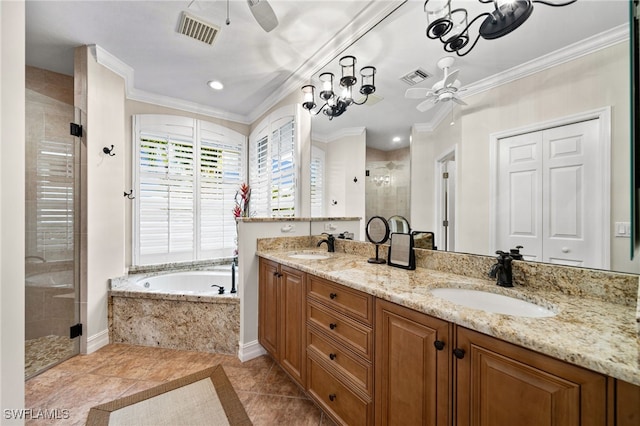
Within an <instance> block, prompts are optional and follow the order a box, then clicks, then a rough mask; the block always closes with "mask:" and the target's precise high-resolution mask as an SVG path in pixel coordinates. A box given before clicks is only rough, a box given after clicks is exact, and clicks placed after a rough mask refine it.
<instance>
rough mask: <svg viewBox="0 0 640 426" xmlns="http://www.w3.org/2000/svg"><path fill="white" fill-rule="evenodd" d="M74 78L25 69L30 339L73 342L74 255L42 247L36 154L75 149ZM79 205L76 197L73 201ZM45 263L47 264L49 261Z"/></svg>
mask: <svg viewBox="0 0 640 426" xmlns="http://www.w3.org/2000/svg"><path fill="white" fill-rule="evenodd" d="M73 117H74V108H73V77H71V76H67V75H63V74H58V73H55V72H51V71H47V70H43V69H39V68H34V67H26V123H27V126H26V142H27V144H26V194H25V198H26V206H25V207H26V209H25V212H26V213H25V214H26V218H25V219H26V220H25V223H26V233H25V248H26V256H27V257H26V259H25V265H26V266H25V275H26V280H27V282H26V289H25V299H26V309H25V317H26V319H25V339H27V340H31V339H36V338H40V337H44V336H51V335H57V336H68V335H69V325H70V324H73V322H74V319H75V309H74V303H75V290H74V287H75V286H74V285H73V282H74V280H73V277H74V261H73V249H71V251H70V253H69V252H67V253H63V252H61V251H54V252H51V251H48V252H45V251H44V250H43V249H42V245H40V246H39V245H38V242H37V223H36V222H37V195H38V194H37V154H38V144H39V143H41V141H49V142H67V143H71V144H73V142H74V138H73V137H72V136H71V135H70V134H69V123H70V122H72V121H73ZM74 199H75V197H74ZM45 259H46V262H45V261H44V260H45Z"/></svg>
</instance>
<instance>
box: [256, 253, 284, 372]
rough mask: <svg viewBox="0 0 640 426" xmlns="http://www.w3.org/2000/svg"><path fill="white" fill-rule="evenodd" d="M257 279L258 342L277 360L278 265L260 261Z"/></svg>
mask: <svg viewBox="0 0 640 426" xmlns="http://www.w3.org/2000/svg"><path fill="white" fill-rule="evenodd" d="M259 268H260V271H259V278H258V280H259V281H258V298H259V301H258V341H259V342H260V344H261V345H262V347H263V348H265V349H266V350H267V351H268V352H269V353H270V354H271V356H272V357H273V358H274V359H276V360H279V356H278V337H279V329H278V328H279V327H278V324H279V320H278V318H279V310H278V300H279V294H278V288H279V286H278V281H279V276H280V271H279V267H278V264H277V263H275V262H271V261H269V260H266V259H260V266H259Z"/></svg>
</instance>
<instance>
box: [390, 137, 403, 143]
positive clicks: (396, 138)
mask: <svg viewBox="0 0 640 426" xmlns="http://www.w3.org/2000/svg"><path fill="white" fill-rule="evenodd" d="M392 140H393V141H394V142H400V140H401V139H400V136H396V137H395V138H393V139H392Z"/></svg>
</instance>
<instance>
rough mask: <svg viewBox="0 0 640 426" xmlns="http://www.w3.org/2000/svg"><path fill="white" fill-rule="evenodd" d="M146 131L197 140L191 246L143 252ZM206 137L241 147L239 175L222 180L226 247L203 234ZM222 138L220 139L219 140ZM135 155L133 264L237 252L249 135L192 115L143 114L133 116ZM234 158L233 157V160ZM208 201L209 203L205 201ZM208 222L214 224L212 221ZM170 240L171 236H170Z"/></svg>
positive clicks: (157, 262)
mask: <svg viewBox="0 0 640 426" xmlns="http://www.w3.org/2000/svg"><path fill="white" fill-rule="evenodd" d="M142 134H151V135H154V136H157V137H163V136H165V137H169V136H172V137H174V138H180V139H186V140H192V141H193V177H192V180H191V182H192V186H193V195H192V200H193V205H192V212H193V221H192V224H193V236H192V240H191V249H190V250H182V251H177V252H172V251H171V250H170V249H169V250H168V251H163V252H162V253H141V249H142V247H141V234H140V233H141V229H140V228H141V227H140V212H141V202H142V201H141V200H142V197H141V196H140V195H141V192H140V191H141V170H140V169H141V156H140V141H141V135H142ZM206 140H209V141H214V143H216V144H218V143H220V142H219V141H223V142H221V143H223V144H225V145H226V144H227V143H228V144H229V145H228V146H230V147H232V146H235V147H238V146H239V147H240V150H241V154H240V157H241V158H240V159H239V160H238V161H239V163H240V165H241V167H240V170H239V175H238V176H237V177H236V178H233V179H231V182H227V183H224V182H223V183H222V186H223V187H224V189H223V190H224V195H223V196H222V203H223V206H222V208H221V213H222V214H221V217H220V219H221V221H220V222H219V223H220V224H221V228H219V229H218V232H221V233H222V235H221V236H220V238H222V240H223V244H222V246H218V248H215V249H213V248H211V247H213V246H216V244H215V243H213V244H212V242H211V240H210V239H209V241H208V242H207V239H206V238H203V237H202V233H203V232H204V231H203V230H202V229H201V228H202V227H203V213H202V209H203V203H205V202H204V201H203V200H202V199H201V198H202V197H201V189H202V185H203V184H205V182H204V179H203V178H202V177H201V166H202V162H201V158H202V150H201V147H202V145H203V144H204V143H205V141H206ZM216 141H218V142H216ZM132 148H133V156H132V158H133V159H134V161H133V162H132V176H133V182H132V186H133V189H134V196H135V198H134V200H133V209H132V246H133V247H132V263H133V265H152V264H160V263H170V262H184V261H194V260H204V259H213V258H227V257H232V256H233V255H234V250H235V249H236V244H237V236H236V234H235V232H236V227H235V219H234V217H233V212H232V209H233V205H234V204H235V202H234V196H235V191H237V189H238V188H239V187H240V184H241V183H242V182H245V181H246V175H247V173H246V169H247V168H246V165H247V161H246V158H247V138H246V136H244V135H242V134H240V133H238V132H236V131H234V130H231V129H228V128H226V127H223V126H220V125H217V124H215V123H210V122H206V121H202V120H197V119H193V118H189V117H181V116H173V115H163V114H140V115H134V116H133V143H132ZM232 160H233V159H232ZM205 204H206V203H205ZM207 223H209V224H211V223H212V221H211V220H209V221H207ZM169 239H170V237H169ZM207 244H208V245H209V249H207V248H206V247H203V245H207Z"/></svg>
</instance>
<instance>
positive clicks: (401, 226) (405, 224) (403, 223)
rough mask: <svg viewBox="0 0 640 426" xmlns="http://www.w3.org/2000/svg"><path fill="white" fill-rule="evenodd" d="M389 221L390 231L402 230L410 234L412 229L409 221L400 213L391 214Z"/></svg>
mask: <svg viewBox="0 0 640 426" xmlns="http://www.w3.org/2000/svg"><path fill="white" fill-rule="evenodd" d="M387 222H389V231H390V232H401V233H403V234H408V233H409V232H410V231H411V227H410V226H409V221H408V220H407V219H405V218H404V217H402V216H400V215H393V216H391V217H390V218H389V219H388V220H387Z"/></svg>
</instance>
